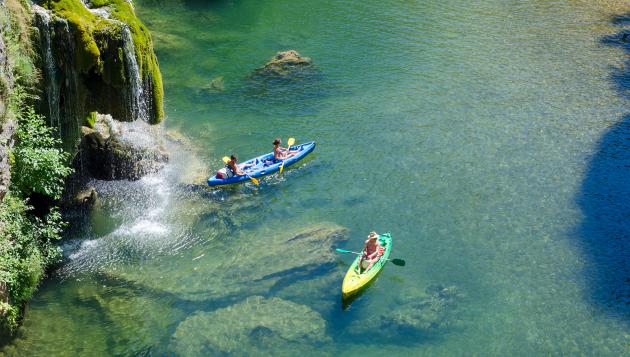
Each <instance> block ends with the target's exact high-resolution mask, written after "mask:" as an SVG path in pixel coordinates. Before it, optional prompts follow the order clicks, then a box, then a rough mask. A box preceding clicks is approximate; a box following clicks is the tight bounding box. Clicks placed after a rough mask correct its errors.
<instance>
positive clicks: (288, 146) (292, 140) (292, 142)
mask: <svg viewBox="0 0 630 357" xmlns="http://www.w3.org/2000/svg"><path fill="white" fill-rule="evenodd" d="M293 144H295V138H289V141H287V149H290V148H291V146H293Z"/></svg>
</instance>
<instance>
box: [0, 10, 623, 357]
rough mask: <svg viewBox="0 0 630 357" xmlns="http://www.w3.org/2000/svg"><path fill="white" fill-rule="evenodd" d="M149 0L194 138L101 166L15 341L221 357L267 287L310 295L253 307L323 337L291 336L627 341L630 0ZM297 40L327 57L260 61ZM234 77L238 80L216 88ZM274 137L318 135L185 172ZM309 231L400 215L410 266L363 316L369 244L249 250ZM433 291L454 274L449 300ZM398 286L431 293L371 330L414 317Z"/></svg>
mask: <svg viewBox="0 0 630 357" xmlns="http://www.w3.org/2000/svg"><path fill="white" fill-rule="evenodd" d="M135 6H136V10H137V12H138V14H139V15H140V17H141V18H142V20H143V21H145V23H146V24H147V25H148V27H149V28H150V29H151V30H152V32H153V34H154V41H155V47H156V51H157V54H158V57H159V60H160V65H161V68H162V72H163V75H164V80H165V92H166V112H167V115H168V119H167V121H166V128H167V130H168V131H169V132H170V133H171V135H175V134H172V132H173V131H176V132H178V133H179V134H177V136H178V137H179V136H183V137H185V138H187V139H185V145H183V146H182V145H174V144H168V145H170V147H171V151H172V160H171V165H170V166H169V167H168V168H167V169H166V171H165V172H162V173H160V174H158V175H152V176H150V177H147V178H145V179H143V180H141V181H139V182H135V183H129V184H126V183H106V182H96V183H95V185H96V187H97V189H99V191H100V192H101V199H102V202H101V205H100V206H99V207H98V208H97V209H96V210H95V212H94V214H93V215H92V216H91V217H89V218H88V220H87V223H86V225H85V226H84V228H83V229H82V230H79V231H78V232H76V233H75V234H74V235H73V236H72V237H70V239H69V240H68V241H67V242H66V243H65V244H64V248H65V251H66V261H65V263H64V264H63V265H62V267H61V268H60V269H59V271H57V272H55V274H54V276H53V277H52V278H51V279H50V280H48V281H47V282H46V283H45V284H44V285H43V286H42V288H41V289H40V291H39V293H38V294H37V296H36V297H35V298H34V300H33V302H32V303H31V304H30V305H29V307H28V310H27V313H26V319H25V322H24V327H23V328H22V329H21V331H20V333H19V336H18V338H16V339H15V340H14V341H13V342H12V343H11V344H10V345H8V346H5V348H4V350H3V351H4V352H5V353H7V354H19V355H35V354H40V355H54V354H58V355H79V354H80V355H136V354H153V355H164V354H166V355H168V354H176V355H195V354H199V355H207V354H216V353H217V350H209V349H205V350H204V346H203V345H204V342H203V341H205V340H204V339H205V338H210V337H207V336H213V337H212V338H214V340H212V341H215V342H216V341H223V342H225V343H227V344H229V342H226V341H230V340H234V341H239V342H238V343H237V346H236V347H233V349H232V350H230V351H231V352H232V353H234V354H237V355H243V354H258V353H261V350H260V348H261V347H260V346H259V345H256V344H255V343H253V342H252V341H259V340H256V339H255V338H251V336H250V337H249V338H246V337H243V336H240V335H238V334H234V333H233V332H232V330H230V329H231V328H233V325H239V321H241V320H248V321H249V319H251V318H252V317H251V315H250V314H248V313H246V311H248V310H246V309H243V310H239V309H240V308H241V305H239V304H242V302H243V301H247V303H250V302H251V300H247V299H248V297H249V296H250V295H262V296H264V297H265V298H267V299H272V298H273V297H277V298H282V299H283V300H284V301H288V302H290V304H296V305H297V307H296V306H294V305H290V304H289V305H287V304H280V303H277V302H275V300H274V302H273V303H269V305H264V306H271V307H270V308H267V307H261V308H260V312H259V314H260V316H259V317H257V318H255V319H254V320H256V319H258V318H259V319H260V320H264V321H267V322H266V325H265V326H273V327H274V328H275V327H277V328H278V329H285V330H291V329H296V328H297V327H286V326H290V321H297V322H298V325H300V327H299V328H303V327H304V326H312V327H313V329H315V330H316V331H317V333H313V334H312V336H318V338H317V339H315V342H313V341H312V340H310V339H308V338H303V339H299V338H298V339H297V340H292V342H291V343H288V342H287V346H283V345H282V344H279V343H278V342H277V341H276V340H273V341H276V344H275V345H273V346H271V347H270V346H267V347H266V348H268V350H265V351H267V352H269V353H272V354H275V355H278V354H279V355H296V354H298V353H301V354H305V355H320V354H343V355H381V354H383V353H388V354H393V355H400V354H403V353H406V354H411V355H501V356H503V355H549V354H554V355H555V354H562V355H566V354H585V355H621V354H629V353H630V350H629V348H630V347H629V346H630V334H629V328H628V319H629V318H630V317H629V316H630V314H629V313H630V311H629V310H628V307H627V306H628V304H627V303H628V301H629V298H628V296H630V292H629V291H628V289H629V288H628V283H627V281H626V280H625V279H627V278H630V275H629V274H628V271H629V270H630V267H629V265H628V264H629V263H627V261H628V259H627V258H630V257H629V256H628V251H629V250H628V247H627V246H626V243H624V241H623V240H624V239H627V238H628V232H629V231H630V227H629V226H628V223H627V221H628V220H627V216H628V215H627V212H629V211H630V204H628V202H630V201H628V200H626V198H630V195H629V194H628V193H629V192H630V189H629V187H628V186H629V184H628V179H627V177H628V176H627V173H628V172H627V168H628V167H630V166H629V164H628V162H630V159H629V157H628V154H627V153H626V151H627V150H626V151H624V150H623V149H624V148H627V147H628V144H627V133H628V130H627V129H626V127H627V124H626V120H627V119H624V115H626V113H627V107H628V98H627V97H626V95H627V90H626V89H625V88H626V87H625V82H624V78H626V77H625V75H627V74H626V73H624V72H623V69H622V68H623V58H624V51H623V49H622V48H620V47H618V46H611V45H609V44H606V43H605V38H606V37H607V36H609V35H611V34H615V33H618V32H619V31H621V27H620V25H619V24H615V23H614V21H613V17H614V16H617V15H623V14H624V12H626V13H627V12H628V11H629V10H630V9H628V6H627V4H626V5H625V6H624V4H623V2H619V3H615V2H611V3H609V4H608V5H603V4H599V3H593V2H589V1H554V2H547V1H529V2H505V1H484V2H483V3H470V2H455V1H371V0H364V1H347V2H339V1H317V2H314V1H300V0H294V1H282V0H273V1H264V2H263V1H253V0H243V1H212V2H206V1H168V2H166V1H150V0H142V1H136V2H135ZM621 25H623V23H622V24H621ZM286 49H296V50H298V51H300V52H301V53H302V54H303V55H305V56H309V57H312V58H313V61H314V64H315V66H316V68H317V70H318V72H317V74H316V75H313V76H309V77H307V78H302V79H297V80H294V81H287V82H281V83H266V84H261V83H259V82H256V81H252V80H251V79H249V74H250V73H251V72H252V71H253V70H254V69H255V68H257V67H260V66H261V65H263V64H264V63H265V62H266V61H267V60H268V59H269V58H270V57H271V56H272V55H273V54H274V53H275V52H276V51H279V50H286ZM220 76H222V77H223V81H224V86H225V88H224V90H222V91H221V90H212V89H208V86H209V83H210V82H211V81H212V80H213V79H214V78H217V77H220ZM276 136H280V137H283V138H286V137H288V136H293V137H296V138H297V140H298V141H307V140H316V141H317V143H318V147H317V149H316V151H315V153H314V154H313V155H312V158H311V159H309V160H307V161H306V162H305V163H303V164H301V165H299V167H297V168H295V169H292V170H290V171H288V172H287V174H286V175H284V176H283V177H277V176H276V177H272V178H268V179H266V180H264V181H263V184H262V186H261V187H260V188H259V189H258V190H255V189H254V188H253V186H251V184H250V185H245V186H240V187H238V188H235V189H229V190H221V191H207V190H205V189H191V188H190V187H189V186H188V185H186V184H187V183H190V182H191V181H194V180H195V178H196V177H198V176H199V175H196V174H190V173H191V172H193V173H196V172H202V176H203V175H207V173H208V172H210V170H212V169H216V168H218V167H220V158H221V156H223V155H225V154H227V153H230V152H238V154H239V156H240V157H242V158H246V157H251V156H254V155H255V154H258V153H260V152H262V151H266V150H268V149H269V148H270V142H271V140H272V139H273V138H274V137H276ZM285 140H286V139H285ZM312 226H316V227H329V228H330V229H333V228H334V227H336V228H334V229H337V228H338V227H344V228H347V229H348V233H347V235H348V237H349V238H350V241H349V242H344V243H341V244H342V246H343V247H344V248H349V249H360V245H361V244H362V241H363V239H364V238H363V237H364V236H365V235H366V234H367V233H368V232H369V230H372V229H375V230H377V231H391V232H392V235H393V237H394V240H395V248H394V252H393V256H395V257H400V258H404V259H405V260H406V261H407V266H406V267H404V268H399V267H395V266H393V265H390V266H387V267H386V270H385V271H384V272H383V274H382V275H381V276H380V277H379V280H378V281H377V283H376V284H375V285H374V286H372V287H371V288H370V289H369V290H368V292H367V293H366V294H365V295H364V296H362V297H361V298H360V299H359V300H357V301H356V302H355V303H354V304H353V305H352V306H351V308H350V309H349V310H347V311H342V309H341V303H340V301H339V295H340V292H339V287H340V284H341V280H342V278H343V274H344V271H345V269H346V267H347V265H348V264H349V263H350V262H351V260H352V257H351V256H339V257H338V258H336V262H337V263H338V264H337V265H336V266H335V267H332V268H330V269H328V268H327V269H328V270H326V271H325V274H322V273H321V271H317V270H315V271H309V272H308V273H307V274H305V275H304V276H303V277H302V278H296V279H292V280H287V281H286V282H284V283H283V284H276V285H273V286H264V284H262V283H260V282H258V281H257V280H255V277H256V276H257V275H256V271H255V269H254V270H252V269H250V265H251V264H252V263H251V262H255V263H256V264H267V265H269V266H272V267H275V269H277V270H283V269H289V268H292V267H295V265H296V262H295V254H297V253H295V252H290V251H283V250H282V249H281V248H278V247H277V244H276V243H277V241H278V239H280V238H286V237H290V236H291V235H292V234H294V233H295V232H300V230H301V229H304V227H312ZM331 227H332V228H331ZM274 244H276V245H274ZM266 246H270V247H272V248H269V249H273V250H274V254H273V256H269V257H266V258H265V260H264V261H262V262H261V261H256V260H255V259H257V255H255V254H254V255H251V254H250V253H249V252H251V250H252V249H255V248H256V249H265V247H266ZM202 254H203V256H202ZM310 254H317V252H312V253H310ZM261 255H263V254H261ZM239 256H244V257H246V258H248V259H253V260H248V259H244V260H240V259H238V257H239ZM252 257H253V258H252ZM195 258H197V259H195ZM226 272H230V273H226ZM230 274H232V275H230ZM213 276H216V277H215V278H213ZM250 276H251V281H250V280H248V279H249V278H248V277H250ZM233 281H237V283H236V284H234V283H233ZM436 286H437V287H441V288H442V287H447V288H448V289H449V291H456V292H457V293H456V294H454V296H453V297H452V298H449V299H443V300H440V298H436V297H435V294H433V295H432V291H435V290H436V289H438V288H436ZM441 288H440V289H441ZM438 290H439V289H438ZM399 301H430V302H431V303H430V304H429V307H427V308H426V311H424V310H423V311H421V313H420V317H416V322H418V321H417V319H419V320H420V322H418V323H417V324H416V325H415V326H416V328H415V329H400V330H393V329H390V330H389V331H388V332H386V333H385V332H381V333H371V334H368V333H365V332H362V333H361V332H357V333H354V329H355V327H356V326H369V325H370V324H372V323H374V321H376V320H378V318H376V317H375V318H374V319H369V317H370V316H372V314H373V315H374V316H380V314H385V315H387V314H391V315H395V314H397V313H400V311H399V310H396V309H397V307H398V302H399ZM229 306H232V309H233V310H234V311H236V312H235V316H236V317H235V316H232V317H225V315H226V314H224V312H225V311H229V309H230V308H229ZM423 306H424V305H423ZM304 307H306V308H304ZM226 309H227V310H226ZM303 309H306V310H308V313H304V311H303ZM238 311H245V312H242V313H239V312H238ZM287 311H288V312H287ZM292 311H294V312H293V313H292ZM397 311H398V312H397ZM285 312H286V314H284V313H285ZM313 316H316V318H313ZM292 317H293V318H294V319H295V320H292ZM366 317H368V319H366ZM221 319H224V320H221ZM198 321H201V322H198ZM322 321H323V322H322ZM322 324H323V326H324V327H322ZM316 327H317V329H316ZM299 328H297V329H298V330H299ZM358 330H359V329H357V331H358ZM283 331H284V330H283ZM353 333H354V334H353ZM217 336H219V337H217ZM226 336H227V337H226ZM200 341H202V342H200ZM242 341H245V342H242ZM296 341H297V342H296ZM216 344H219V343H218V342H216ZM200 345H201V347H200ZM206 347H207V346H206ZM215 347H216V346H215ZM226 348H227V347H226Z"/></svg>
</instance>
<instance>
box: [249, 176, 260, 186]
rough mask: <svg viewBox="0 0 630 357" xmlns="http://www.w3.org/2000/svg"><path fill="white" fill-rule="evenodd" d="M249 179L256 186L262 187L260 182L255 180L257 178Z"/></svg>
mask: <svg viewBox="0 0 630 357" xmlns="http://www.w3.org/2000/svg"><path fill="white" fill-rule="evenodd" d="M249 179H250V180H252V182H253V183H254V184H256V186H260V182H259V181H258V179H255V178H253V177H251V176H250V177H249Z"/></svg>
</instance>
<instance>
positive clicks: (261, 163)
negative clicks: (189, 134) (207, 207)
mask: <svg viewBox="0 0 630 357" xmlns="http://www.w3.org/2000/svg"><path fill="white" fill-rule="evenodd" d="M314 149H315V142H314V141H311V142H308V143H304V144H300V145H293V146H291V147H290V148H289V150H291V151H296V150H299V151H298V153H297V154H295V155H293V156H291V157H290V158H288V159H285V160H276V159H274V157H273V152H270V153H269V154H265V155H261V156H258V157H255V158H253V159H251V160H247V161H245V162H243V163H240V164H238V166H239V167H240V168H241V170H242V167H243V166H245V167H247V166H249V165H252V166H251V167H247V169H245V170H243V172H245V173H246V174H247V175H249V176H250V177H254V178H259V177H261V176H265V175H269V174H272V173H274V172H277V171H279V170H280V166H281V165H282V161H284V170H286V168H287V167H289V166H291V165H293V164H295V163H296V162H298V161H300V160H302V159H303V158H305V157H306V155H308V154H310V153H311V151H313V150H314ZM247 180H249V177H247V176H246V175H243V176H232V177H228V178H218V177H217V176H212V177H210V178H209V179H208V185H209V186H219V185H231V184H233V183H239V182H243V181H247Z"/></svg>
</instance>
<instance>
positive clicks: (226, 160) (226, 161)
mask: <svg viewBox="0 0 630 357" xmlns="http://www.w3.org/2000/svg"><path fill="white" fill-rule="evenodd" d="M222 160H223V162H225V163H226V164H227V163H228V162H230V158H229V157H227V156H223V159H222ZM243 173H244V174H245V172H243ZM245 177H247V178H248V179H250V180H252V182H253V183H255V184H256V186H259V185H260V182H259V181H258V179H255V178H253V177H251V176H249V175H248V174H245Z"/></svg>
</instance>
